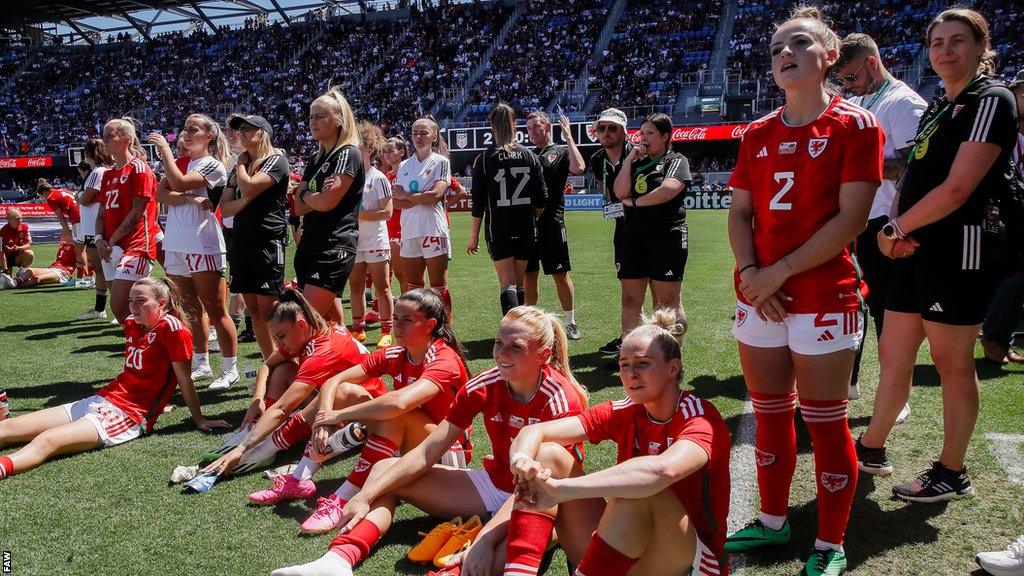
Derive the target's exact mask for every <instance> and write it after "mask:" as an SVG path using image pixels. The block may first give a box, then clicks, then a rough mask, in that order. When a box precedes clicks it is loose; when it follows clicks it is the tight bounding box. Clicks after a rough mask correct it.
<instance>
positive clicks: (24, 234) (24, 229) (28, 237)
mask: <svg viewBox="0 0 1024 576" xmlns="http://www.w3.org/2000/svg"><path fill="white" fill-rule="evenodd" d="M18 231H19V232H21V244H22V245H23V244H31V243H32V233H31V232H29V230H28V224H25V223H22V224H21V226H20V227H19V228H18Z"/></svg>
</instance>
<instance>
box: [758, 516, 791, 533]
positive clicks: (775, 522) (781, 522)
mask: <svg viewBox="0 0 1024 576" xmlns="http://www.w3.org/2000/svg"><path fill="white" fill-rule="evenodd" d="M761 524H764V525H765V526H767V527H769V528H771V529H772V530H781V529H782V527H783V526H785V525H786V517H785V516H772V515H771V514H765V513H764V512H761Z"/></svg>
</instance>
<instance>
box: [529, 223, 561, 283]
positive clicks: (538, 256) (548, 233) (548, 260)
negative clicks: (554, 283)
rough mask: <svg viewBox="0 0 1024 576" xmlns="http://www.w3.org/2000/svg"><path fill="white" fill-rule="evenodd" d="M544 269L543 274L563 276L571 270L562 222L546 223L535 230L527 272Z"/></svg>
mask: <svg viewBox="0 0 1024 576" xmlns="http://www.w3.org/2000/svg"><path fill="white" fill-rule="evenodd" d="M541 266H543V267H544V273H545V274H547V275H548V276H551V275H552V274H564V273H566V272H568V271H570V270H572V265H570V263H569V237H568V235H567V234H566V233H565V223H564V222H551V223H547V224H545V225H543V226H541V227H539V228H538V229H537V245H536V246H534V248H533V254H531V255H530V261H529V262H528V263H527V264H526V271H527V272H536V271H538V270H540V268H541Z"/></svg>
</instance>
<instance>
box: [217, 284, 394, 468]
mask: <svg viewBox="0 0 1024 576" xmlns="http://www.w3.org/2000/svg"><path fill="white" fill-rule="evenodd" d="M268 325H269V327H270V335H271V336H272V337H273V338H274V343H275V344H276V345H277V351H275V352H274V353H273V354H271V355H270V358H267V361H266V362H264V363H263V365H262V366H260V369H259V372H258V373H257V375H256V391H255V392H254V393H253V399H252V404H251V405H250V406H249V410H248V411H247V412H246V414H245V418H244V419H243V420H242V426H241V427H242V428H243V429H244V428H246V427H249V426H251V427H252V430H251V431H250V432H249V433H248V435H246V437H245V438H244V439H243V440H242V441H241V442H240V443H239V444H238V445H237V446H235V447H234V448H232V449H231V450H230V451H229V452H227V453H226V454H224V455H223V456H221V457H220V458H218V459H217V460H215V461H214V462H212V463H211V464H209V465H208V466H206V468H204V469H203V471H204V472H217V474H218V475H220V476H224V475H226V474H230V473H231V471H232V470H234V469H235V467H236V466H238V465H239V464H244V465H246V466H245V468H244V469H242V470H245V471H248V470H250V469H252V468H253V467H261V466H264V465H269V464H270V463H271V462H272V461H273V458H274V455H275V454H277V452H278V451H279V450H286V449H288V448H290V447H291V446H292V445H294V444H295V443H297V442H305V441H306V440H307V439H309V435H310V433H311V432H312V428H311V427H310V425H309V422H312V420H313V416H314V415H315V414H316V410H317V407H318V404H317V402H316V400H315V398H316V396H317V392H318V391H319V390H320V387H321V386H323V385H324V383H325V382H327V379H328V378H330V377H331V376H334V375H335V374H337V373H339V372H343V371H345V370H347V369H348V368H351V367H352V366H356V365H358V364H359V363H360V362H362V361H363V360H364V359H365V358H366V348H363V345H362V344H360V343H359V342H356V340H355V339H354V338H352V335H351V334H350V333H349V332H348V330H345V327H344V326H338V325H336V324H332V323H329V322H327V320H325V319H324V317H323V316H321V315H320V313H319V312H317V311H316V310H315V309H314V308H313V307H312V306H311V305H310V303H309V302H308V301H307V300H306V299H305V298H303V297H302V293H300V292H299V291H298V290H295V289H293V288H289V289H287V290H285V291H284V292H282V293H281V298H280V301H279V302H278V303H277V304H276V305H275V306H274V308H273V309H272V310H271V312H270V320H269V322H268ZM385 392H387V388H386V387H385V386H384V383H383V382H381V381H380V379H376V378H374V379H368V380H366V381H365V382H363V384H362V385H361V386H351V387H347V388H345V389H344V390H342V391H339V392H338V393H336V394H334V396H333V398H334V401H335V405H336V406H339V407H341V406H349V405H351V404H356V403H359V402H365V401H367V400H369V399H371V398H375V397H377V396H380V395H382V394H384V393H385ZM311 400H312V401H311ZM300 408H301V410H300ZM296 410H300V411H299V412H295V411H296ZM293 412H294V414H292V413H293ZM282 424H283V426H282ZM278 478H280V480H277V479H275V486H277V485H278V484H279V483H281V482H284V481H285V478H283V477H278Z"/></svg>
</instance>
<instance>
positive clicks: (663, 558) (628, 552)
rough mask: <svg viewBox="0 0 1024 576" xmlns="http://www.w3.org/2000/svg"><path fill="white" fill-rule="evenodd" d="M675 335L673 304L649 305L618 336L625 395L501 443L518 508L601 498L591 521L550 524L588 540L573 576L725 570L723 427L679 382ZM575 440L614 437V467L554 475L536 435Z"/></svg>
mask: <svg viewBox="0 0 1024 576" xmlns="http://www.w3.org/2000/svg"><path fill="white" fill-rule="evenodd" d="M685 333H686V320H685V318H684V317H683V316H682V315H681V313H680V312H679V311H677V310H673V309H665V308H662V309H660V310H658V311H657V312H655V314H654V316H653V317H652V318H651V319H648V320H646V321H644V323H643V324H641V325H640V326H638V327H637V328H634V329H633V330H632V331H631V332H630V333H629V334H627V335H626V337H625V338H623V341H622V348H621V349H620V350H619V378H620V379H621V380H622V386H623V388H625V392H626V398H624V399H622V400H618V401H614V402H605V403H604V404H600V405H598V406H595V407H593V408H591V409H589V410H587V411H586V412H584V413H583V414H580V415H579V416H574V417H571V418H563V419H561V420H556V421H554V422H545V423H542V424H536V425H533V426H529V427H527V428H526V429H524V430H523V431H522V432H521V433H520V434H519V436H518V437H517V438H516V440H515V442H513V444H512V446H511V448H510V450H511V452H512V454H513V455H512V474H514V475H515V477H516V478H517V480H518V484H517V486H516V497H517V500H518V501H519V503H521V504H522V505H524V506H525V507H526V509H527V510H546V509H550V508H551V507H553V506H558V507H559V511H560V513H559V516H561V510H563V509H564V507H565V506H566V504H567V503H570V502H573V501H575V500H580V499H584V498H589V499H595V498H607V499H608V504H607V507H606V508H605V509H604V515H603V516H600V522H596V521H595V522H591V523H585V522H564V523H560V524H559V528H558V536H559V539H560V540H561V541H562V542H565V541H567V540H574V539H576V538H579V537H581V536H582V537H583V538H586V539H589V540H590V545H589V546H588V547H587V550H586V554H584V555H583V559H582V561H580V562H579V564H578V565H577V566H578V567H577V570H576V572H575V573H576V575H577V576H582V575H590V576H596V575H598V574H599V575H601V576H622V575H625V574H627V573H628V574H634V575H643V576H662V575H666V576H667V575H677V574H694V575H695V576H696V575H708V576H719V575H722V576H725V575H727V574H728V565H727V564H726V561H725V557H724V555H723V547H724V545H725V527H726V517H727V516H728V513H729V448H730V443H729V429H728V428H727V427H726V425H725V421H724V420H722V417H721V415H719V413H718V410H716V409H715V407H714V406H712V405H711V403H710V402H708V401H707V400H703V399H701V398H698V397H696V396H694V395H693V393H692V392H689V391H685V390H680V388H679V383H680V382H681V381H682V378H683V364H682V353H681V347H680V343H681V341H682V337H683V335H684V334H685ZM583 440H590V441H591V442H593V443H598V442H601V441H604V440H612V441H613V442H615V443H616V444H617V445H618V464H616V465H615V466H612V467H611V468H608V469H606V470H599V471H596V472H592V473H590V474H587V475H586V476H582V477H574V478H566V479H559V478H560V477H559V475H558V474H557V472H555V473H552V470H551V469H550V465H548V464H546V463H545V462H544V449H543V447H542V446H543V445H542V442H553V443H556V444H568V443H572V442H582V441H583ZM538 455H539V456H538ZM559 520H561V518H559ZM591 534H593V536H591ZM566 552H567V553H568V552H569V550H568V549H566ZM569 559H570V561H573V560H574V558H573V557H572V555H570V556H569ZM691 569H692V572H691ZM506 573H507V572H506ZM531 574H533V573H531Z"/></svg>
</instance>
